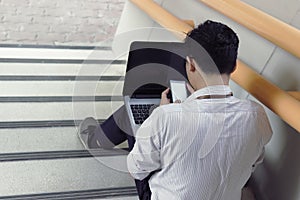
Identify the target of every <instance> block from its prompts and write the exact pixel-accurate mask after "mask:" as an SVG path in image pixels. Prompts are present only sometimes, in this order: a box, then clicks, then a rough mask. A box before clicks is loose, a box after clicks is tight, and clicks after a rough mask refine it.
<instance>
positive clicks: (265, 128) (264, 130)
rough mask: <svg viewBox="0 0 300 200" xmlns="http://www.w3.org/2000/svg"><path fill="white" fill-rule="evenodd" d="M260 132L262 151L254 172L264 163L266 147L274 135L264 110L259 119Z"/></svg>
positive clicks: (253, 167) (253, 169)
mask: <svg viewBox="0 0 300 200" xmlns="http://www.w3.org/2000/svg"><path fill="white" fill-rule="evenodd" d="M259 130H260V133H261V136H262V150H261V153H260V155H259V157H258V159H257V160H256V162H255V163H254V164H253V165H252V172H254V171H255V169H256V167H257V166H258V165H259V164H261V163H262V162H263V161H264V157H265V145H266V144H267V143H268V142H269V141H270V140H271V137H272V134H273V131H272V128H271V125H270V122H269V119H268V116H267V114H266V112H265V110H264V109H263V108H262V112H261V115H260V118H259Z"/></svg>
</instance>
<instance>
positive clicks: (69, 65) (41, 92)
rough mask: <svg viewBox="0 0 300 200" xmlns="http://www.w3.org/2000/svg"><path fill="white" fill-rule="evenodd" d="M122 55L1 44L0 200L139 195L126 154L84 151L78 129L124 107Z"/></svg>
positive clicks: (127, 199)
mask: <svg viewBox="0 0 300 200" xmlns="http://www.w3.org/2000/svg"><path fill="white" fill-rule="evenodd" d="M116 58H117V59H116ZM124 58H126V57H124V56H123V57H122V58H120V57H116V56H115V55H113V52H112V51H111V49H110V48H109V47H99V48H94V47H86V46H31V45H27V46H26V45H23V46H17V45H1V46H0V177H1V181H0V199H22V200H23V199H124V200H131V199H137V196H136V190H135V187H134V182H133V179H132V178H131V177H130V175H129V174H128V173H127V172H126V170H124V169H126V162H125V161H126V159H125V158H126V154H127V153H126V152H125V151H123V150H121V149H115V150H110V151H109V150H102V149H99V150H96V151H87V150H85V149H84V148H83V146H82V145H81V143H80V142H79V140H78V137H77V133H76V131H77V129H76V126H77V125H78V124H79V122H80V121H81V120H82V119H84V118H85V117H88V116H93V117H95V118H97V119H98V120H99V122H100V123H101V122H102V121H103V120H105V119H106V118H107V117H108V116H109V115H110V114H111V113H112V112H113V111H114V110H116V109H117V108H118V107H119V106H120V105H122V97H121V92H122V84H123V78H124V73H125V72H124V71H125V60H124ZM116 168H118V169H116ZM120 169H123V170H120Z"/></svg>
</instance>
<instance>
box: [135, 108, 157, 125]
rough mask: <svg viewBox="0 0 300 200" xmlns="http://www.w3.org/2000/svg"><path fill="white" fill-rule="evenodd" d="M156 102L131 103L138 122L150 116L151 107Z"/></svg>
mask: <svg viewBox="0 0 300 200" xmlns="http://www.w3.org/2000/svg"><path fill="white" fill-rule="evenodd" d="M153 105H154V104H136V105H135V104H132V105H130V107H131V110H132V114H133V118H134V121H135V123H136V124H142V123H143V122H144V121H145V120H146V119H147V118H148V117H149V109H150V108H151V106H153Z"/></svg>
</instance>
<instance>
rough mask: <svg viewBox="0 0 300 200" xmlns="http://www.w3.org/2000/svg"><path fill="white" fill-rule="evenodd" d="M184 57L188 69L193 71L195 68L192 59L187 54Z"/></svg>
mask: <svg viewBox="0 0 300 200" xmlns="http://www.w3.org/2000/svg"><path fill="white" fill-rule="evenodd" d="M186 59H187V62H188V64H189V71H191V72H194V71H195V70H196V67H195V61H194V59H192V58H191V57H189V56H187V57H186Z"/></svg>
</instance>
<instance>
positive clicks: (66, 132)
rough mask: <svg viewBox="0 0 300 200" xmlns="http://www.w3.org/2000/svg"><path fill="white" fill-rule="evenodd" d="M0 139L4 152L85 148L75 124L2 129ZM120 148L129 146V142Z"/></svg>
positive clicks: (0, 149)
mask: <svg viewBox="0 0 300 200" xmlns="http://www.w3.org/2000/svg"><path fill="white" fill-rule="evenodd" d="M0 141H1V145H0V152H1V153H2V154H8V153H20V152H49V151H56V152H57V151H75V150H84V147H83V145H82V144H81V142H80V140H79V139H78V135H77V128H76V127H74V126H73V127H45V128H19V129H7V128H6V129H0ZM118 148H127V142H126V141H125V142H124V143H123V144H120V145H119V146H118ZM8 156H9V155H8ZM0 157H1V154H0ZM0 160H1V159H0Z"/></svg>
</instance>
